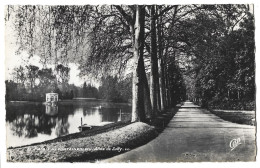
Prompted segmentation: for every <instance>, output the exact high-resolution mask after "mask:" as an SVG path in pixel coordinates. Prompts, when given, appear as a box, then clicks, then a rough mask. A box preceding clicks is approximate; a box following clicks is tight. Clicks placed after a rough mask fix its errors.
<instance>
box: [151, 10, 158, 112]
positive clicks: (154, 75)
mask: <svg viewBox="0 0 260 168" xmlns="http://www.w3.org/2000/svg"><path fill="white" fill-rule="evenodd" d="M150 10H151V12H150V15H151V16H150V22H151V23H150V26H151V27H150V29H151V48H150V49H151V51H150V54H151V73H150V97H151V103H152V111H153V116H156V115H157V112H158V85H159V80H158V79H159V78H158V59H157V45H156V42H157V41H156V25H155V6H154V5H152V6H151V7H150Z"/></svg>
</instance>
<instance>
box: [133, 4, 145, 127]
mask: <svg viewBox="0 0 260 168" xmlns="http://www.w3.org/2000/svg"><path fill="white" fill-rule="evenodd" d="M142 10H144V9H143V6H140V5H136V17H135V26H134V41H133V51H134V56H133V60H134V69H133V88H132V92H133V100H132V122H135V121H144V120H145V110H144V87H143V75H142V74H143V73H145V72H143V71H144V68H142V67H144V61H143V54H142V52H143V47H141V46H142V45H143V44H142V43H144V41H143V38H142V36H143V35H142V33H144V31H142V29H144V27H143V25H144V23H142V22H143V21H144V18H143V17H144V15H142Z"/></svg>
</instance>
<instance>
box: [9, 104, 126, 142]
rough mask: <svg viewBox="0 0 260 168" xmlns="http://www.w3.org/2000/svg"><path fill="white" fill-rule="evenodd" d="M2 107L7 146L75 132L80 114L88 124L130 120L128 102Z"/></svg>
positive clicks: (13, 105) (12, 105) (10, 105)
mask: <svg viewBox="0 0 260 168" xmlns="http://www.w3.org/2000/svg"><path fill="white" fill-rule="evenodd" d="M100 107H102V108H100ZM6 111H7V112H6V122H7V143H8V146H18V145H25V144H28V143H29V142H30V143H34V142H40V141H44V140H48V139H52V138H55V137H60V136H63V135H67V134H69V133H74V132H78V126H79V125H80V119H81V118H83V123H84V124H89V125H95V124H100V123H102V122H118V121H128V120H131V115H130V113H131V107H130V106H128V105H115V104H109V103H100V102H98V103H94V102H83V103H82V102H81V103H77V104H75V103H71V104H64V105H60V104H59V105H56V106H55V105H53V106H51V105H42V104H33V103H28V104H27V103H18V104H17V103H7V104H6ZM9 140H10V141H9Z"/></svg>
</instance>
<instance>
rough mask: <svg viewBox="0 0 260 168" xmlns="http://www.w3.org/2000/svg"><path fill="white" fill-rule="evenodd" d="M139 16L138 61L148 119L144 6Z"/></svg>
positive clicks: (150, 108) (149, 108)
mask: <svg viewBox="0 0 260 168" xmlns="http://www.w3.org/2000/svg"><path fill="white" fill-rule="evenodd" d="M140 14H141V16H142V17H141V18H140V28H141V29H140V37H139V38H140V41H141V42H140V57H141V60H140V61H141V62H140V68H141V73H142V74H141V75H142V81H143V84H142V86H143V93H144V109H145V118H147V119H148V120H150V119H151V116H152V114H151V113H152V105H151V99H150V90H149V85H148V81H147V77H146V72H145V66H144V60H143V55H144V40H145V39H144V35H145V32H144V24H145V17H144V16H145V8H144V7H143V8H142V9H141V13H140Z"/></svg>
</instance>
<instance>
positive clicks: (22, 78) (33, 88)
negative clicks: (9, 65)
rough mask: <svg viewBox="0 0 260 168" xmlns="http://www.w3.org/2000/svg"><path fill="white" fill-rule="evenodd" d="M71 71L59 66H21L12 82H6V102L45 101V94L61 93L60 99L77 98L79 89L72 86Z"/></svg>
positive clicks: (15, 71) (16, 69) (16, 70)
mask: <svg viewBox="0 0 260 168" xmlns="http://www.w3.org/2000/svg"><path fill="white" fill-rule="evenodd" d="M69 71H70V69H69V68H68V67H66V66H64V65H61V64H59V65H57V66H56V67H55V69H54V70H53V69H51V68H42V69H40V68H39V67H37V66H34V65H28V66H25V67H23V66H19V67H16V68H14V70H13V72H12V77H13V79H12V80H6V81H5V84H6V100H7V101H11V100H13V101H14V100H16V101H22V100H26V101H44V100H45V94H46V93H50V92H56V93H59V99H72V98H73V97H74V96H77V94H78V92H77V89H78V88H77V87H76V86H75V85H70V84H69V83H68V81H69Z"/></svg>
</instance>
